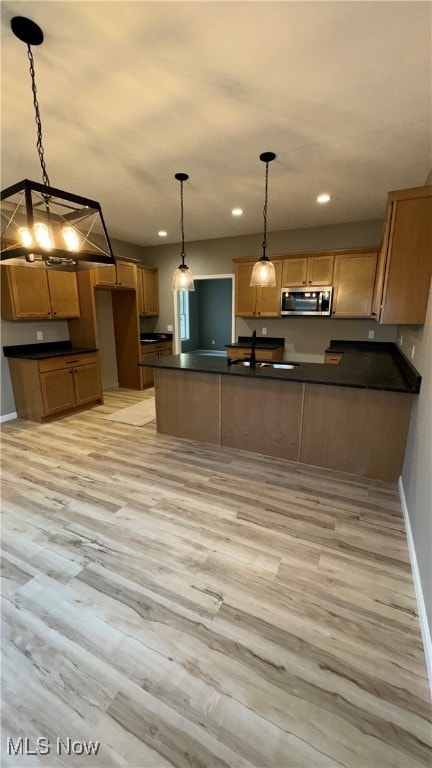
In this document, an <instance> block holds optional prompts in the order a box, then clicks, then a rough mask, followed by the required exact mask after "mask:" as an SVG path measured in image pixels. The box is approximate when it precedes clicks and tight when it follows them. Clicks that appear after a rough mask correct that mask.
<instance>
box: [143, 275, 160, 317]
mask: <svg viewBox="0 0 432 768" xmlns="http://www.w3.org/2000/svg"><path fill="white" fill-rule="evenodd" d="M142 286H143V305H144V315H145V316H146V317H157V316H158V315H159V285H158V273H157V270H156V269H143V270H142Z"/></svg>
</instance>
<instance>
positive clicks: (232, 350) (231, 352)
mask: <svg viewBox="0 0 432 768" xmlns="http://www.w3.org/2000/svg"><path fill="white" fill-rule="evenodd" d="M226 351H227V357H236V358H239V357H247V356H248V355H250V353H251V348H250V347H227V348H226ZM283 356H284V347H277V348H276V349H256V350H255V359H256V360H283Z"/></svg>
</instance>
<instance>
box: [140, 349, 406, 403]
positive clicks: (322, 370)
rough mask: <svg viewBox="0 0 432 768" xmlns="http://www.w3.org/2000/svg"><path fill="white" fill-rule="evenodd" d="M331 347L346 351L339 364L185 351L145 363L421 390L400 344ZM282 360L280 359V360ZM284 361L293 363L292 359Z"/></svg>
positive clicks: (228, 373)
mask: <svg viewBox="0 0 432 768" xmlns="http://www.w3.org/2000/svg"><path fill="white" fill-rule="evenodd" d="M333 344H334V342H331V344H330V347H329V348H328V349H329V350H330V351H332V352H335V351H343V357H342V360H341V361H340V363H338V364H337V365H328V364H327V365H326V364H324V363H296V364H295V368H293V369H290V370H284V369H280V368H279V369H278V368H271V367H266V368H258V367H257V368H254V369H251V368H248V367H246V366H242V365H238V364H237V365H231V366H228V365H227V360H226V359H225V358H224V357H217V356H211V355H194V354H181V355H172V356H169V357H162V358H160V359H159V360H157V361H154V362H152V363H149V364H146V363H142V364H141V365H143V367H153V368H169V369H172V370H183V371H197V372H201V373H213V374H221V375H223V376H244V377H246V378H252V379H275V380H277V381H281V380H283V381H299V382H307V383H309V384H326V385H330V386H336V387H356V388H360V389H378V390H387V391H389V392H402V393H407V394H410V393H411V394H417V393H418V392H419V391H420V382H421V376H420V375H419V373H418V371H416V369H415V368H414V367H413V366H412V365H411V363H410V362H409V361H408V360H407V358H406V357H405V356H404V355H403V354H402V353H401V351H400V349H399V348H398V347H397V345H396V344H392V343H390V342H386V343H382V342H375V343H374V342H369V343H368V342H347V341H344V342H337V344H339V346H333ZM278 362H279V361H278ZM284 362H286V363H289V362H290V361H289V360H285V361H284Z"/></svg>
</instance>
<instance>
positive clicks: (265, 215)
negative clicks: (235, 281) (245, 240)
mask: <svg viewBox="0 0 432 768" xmlns="http://www.w3.org/2000/svg"><path fill="white" fill-rule="evenodd" d="M268 168H269V164H268V162H266V172H265V196H264V209H263V217H264V240H263V243H262V249H263V258H265V256H266V248H267V199H268Z"/></svg>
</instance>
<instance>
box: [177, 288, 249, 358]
mask: <svg viewBox="0 0 432 768" xmlns="http://www.w3.org/2000/svg"><path fill="white" fill-rule="evenodd" d="M194 283H195V290H194V291H175V292H174V318H175V327H174V352H175V354H178V353H179V352H194V353H195V354H207V355H208V354H213V355H225V354H226V349H225V344H230V343H231V342H232V341H233V340H234V337H235V316H234V275H200V276H198V277H194Z"/></svg>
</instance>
